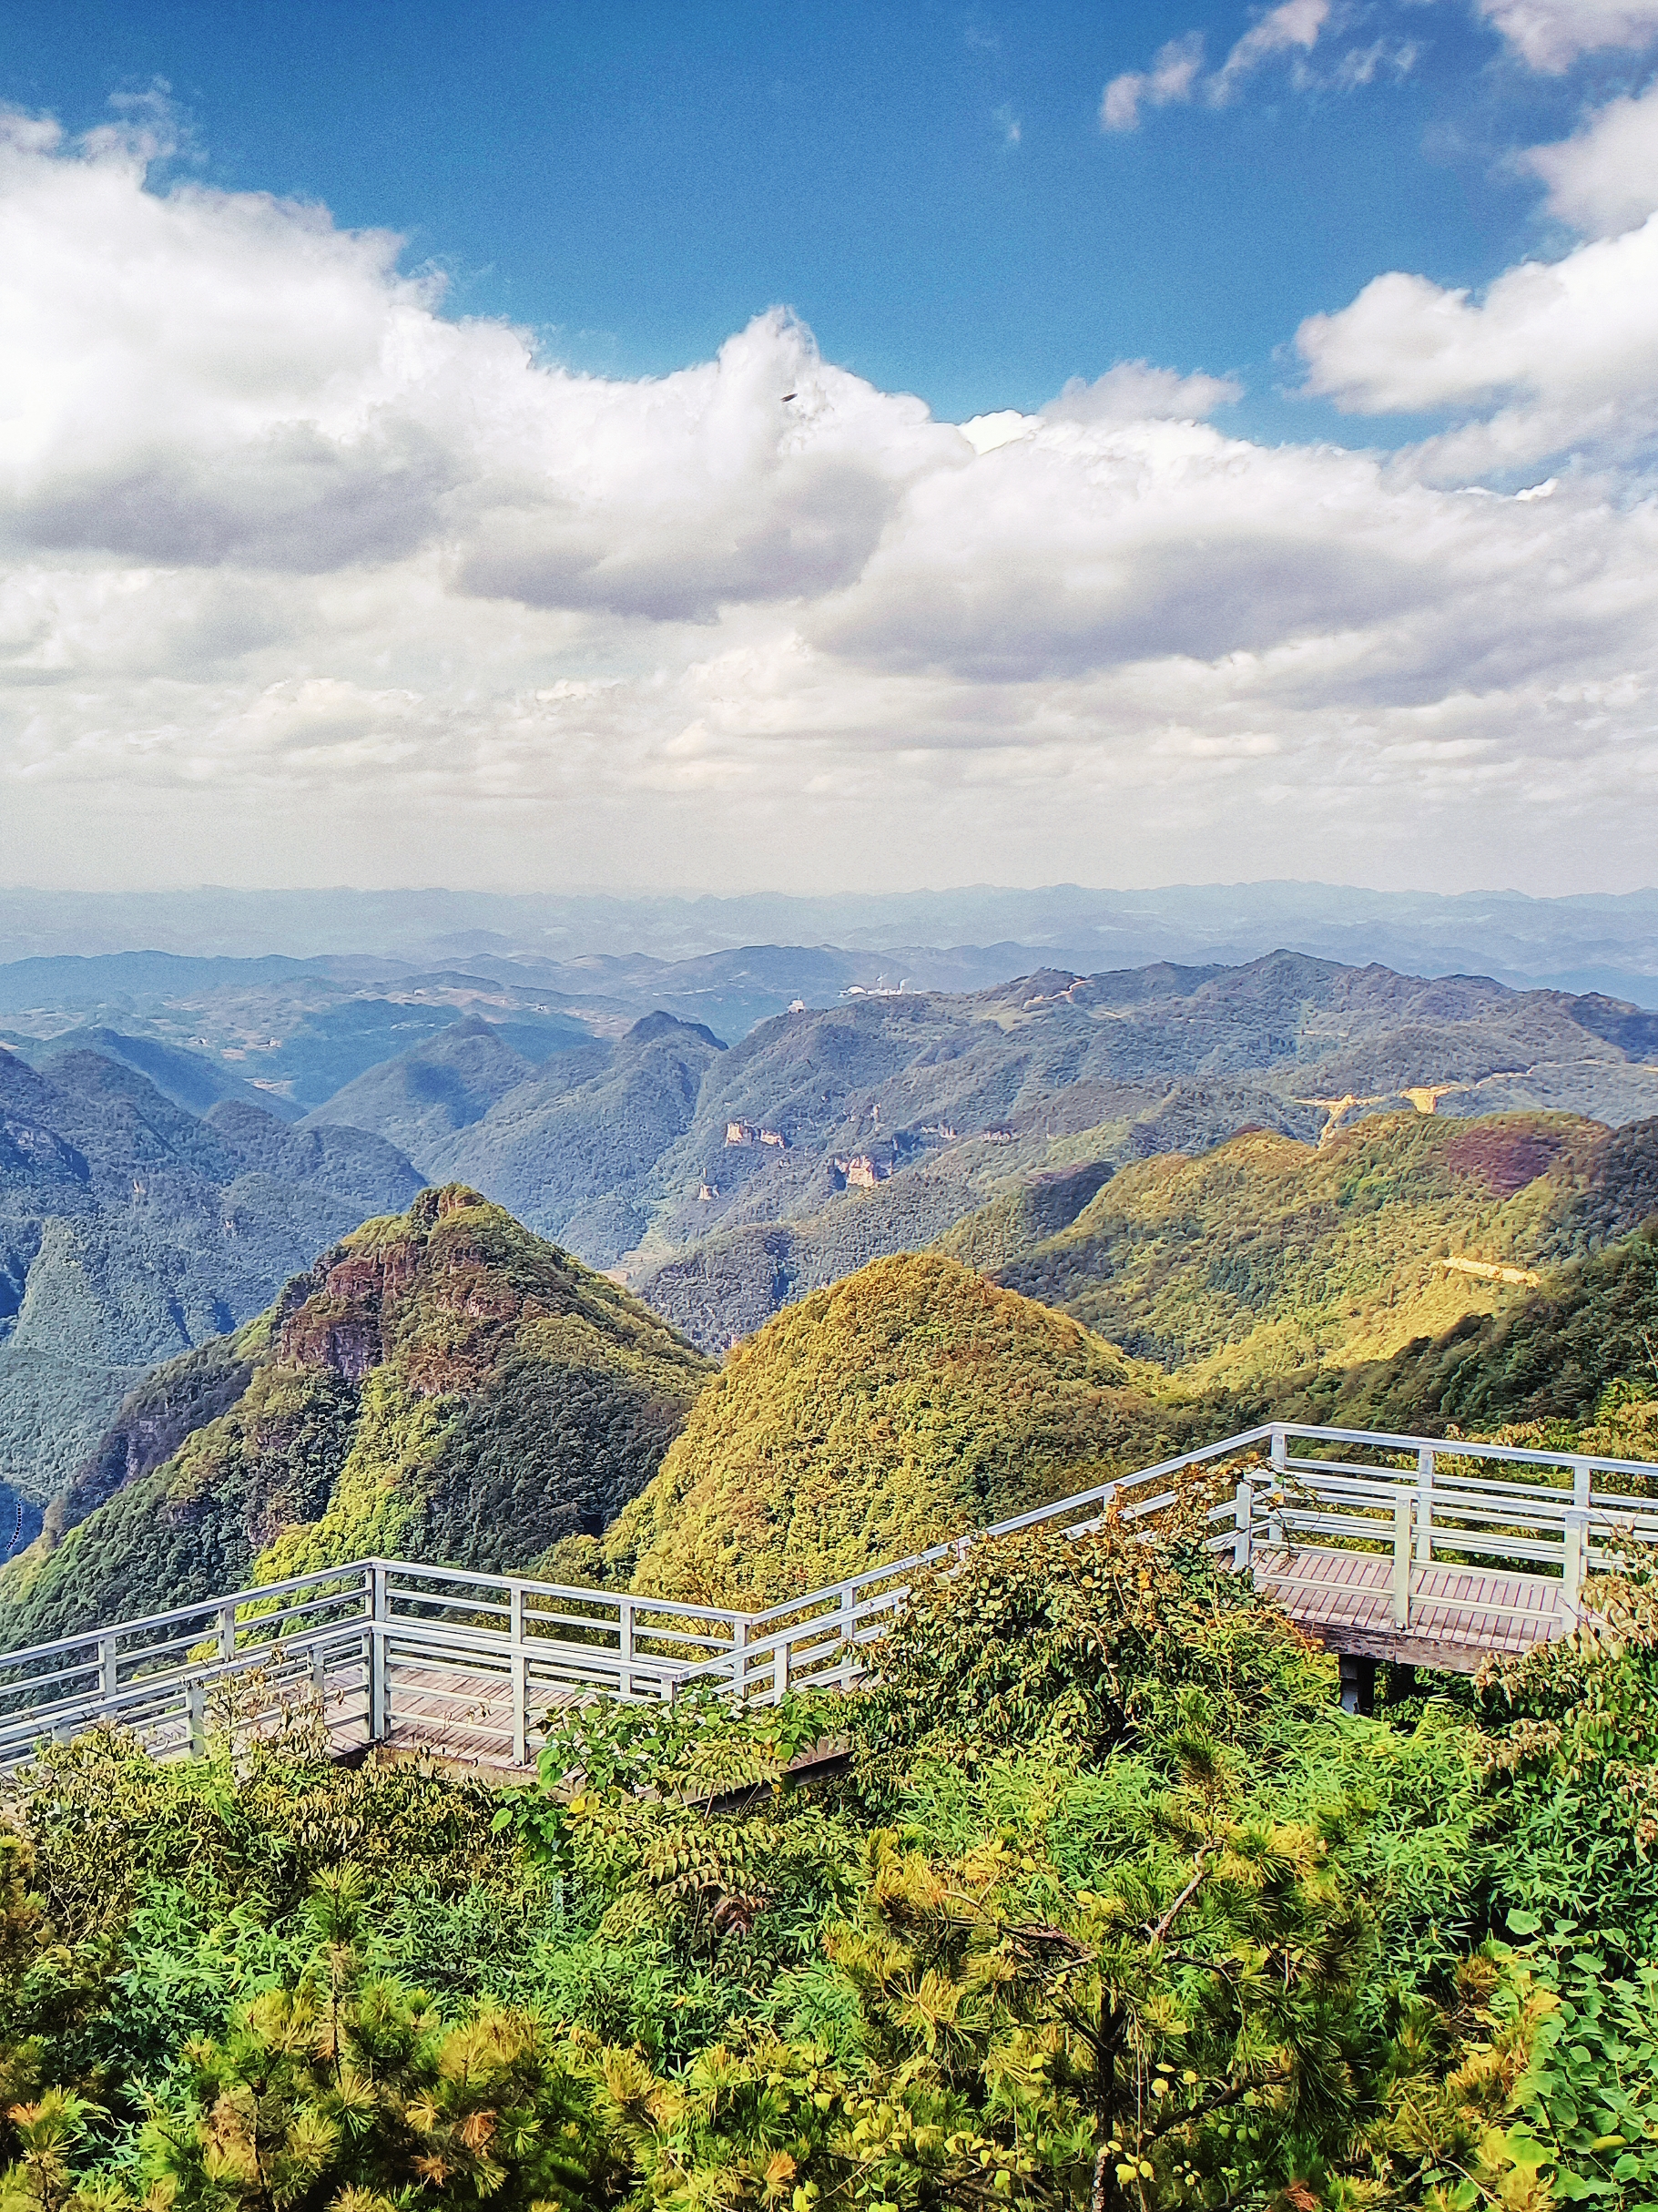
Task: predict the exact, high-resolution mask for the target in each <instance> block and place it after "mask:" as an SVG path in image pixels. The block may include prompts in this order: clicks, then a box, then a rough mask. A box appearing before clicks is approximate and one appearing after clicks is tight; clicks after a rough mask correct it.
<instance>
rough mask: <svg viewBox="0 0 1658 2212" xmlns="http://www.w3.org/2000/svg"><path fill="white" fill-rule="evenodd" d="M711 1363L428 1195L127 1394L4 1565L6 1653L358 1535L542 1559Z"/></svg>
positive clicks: (540, 1255) (644, 1470)
mask: <svg viewBox="0 0 1658 2212" xmlns="http://www.w3.org/2000/svg"><path fill="white" fill-rule="evenodd" d="M707 1374H708V1370H707V1366H706V1364H705V1363H704V1361H702V1360H701V1359H700V1358H699V1356H698V1355H697V1353H696V1352H695V1351H692V1349H691V1347H690V1346H689V1345H687V1344H686V1343H685V1342H684V1341H683V1340H680V1339H679V1338H677V1337H676V1336H675V1335H674V1334H673V1332H672V1331H671V1330H668V1329H666V1328H665V1327H664V1326H663V1324H662V1323H661V1322H660V1321H659V1320H657V1319H656V1316H655V1315H654V1314H652V1313H650V1312H648V1311H647V1310H646V1309H645V1308H644V1307H643V1306H641V1305H640V1304H639V1303H638V1301H637V1300H635V1299H632V1298H630V1297H629V1296H628V1294H627V1293H626V1291H625V1290H622V1289H618V1288H617V1287H616V1285H615V1284H614V1283H610V1282H607V1281H605V1279H604V1278H603V1277H600V1276H596V1275H594V1274H592V1273H591V1272H590V1271H589V1270H588V1269H585V1268H584V1267H583V1266H581V1264H580V1263H579V1262H578V1261H573V1260H571V1259H569V1258H568V1256H567V1255H566V1254H565V1253H563V1252H560V1251H557V1250H555V1249H554V1248H552V1247H551V1246H549V1245H546V1244H544V1243H543V1242H541V1240H540V1239H537V1238H535V1237H533V1236H531V1235H530V1234H529V1233H528V1232H527V1231H526V1230H524V1229H523V1228H520V1227H519V1225H518V1224H517V1223H516V1222H515V1221H514V1220H512V1219H511V1218H510V1217H509V1216H507V1215H506V1214H504V1213H503V1212H502V1211H501V1209H500V1208H498V1207H493V1206H490V1205H488V1204H486V1203H485V1202H484V1201H483V1199H482V1198H479V1197H478V1196H477V1194H476V1193H475V1192H473V1191H468V1190H465V1189H463V1188H459V1187H453V1186H452V1187H451V1188H446V1189H444V1190H442V1191H437V1190H430V1189H429V1190H423V1191H422V1192H421V1193H420V1194H419V1196H418V1197H417V1198H416V1199H415V1201H414V1203H413V1205H412V1207H411V1208H410V1209H409V1211H408V1212H407V1213H406V1214H403V1215H402V1216H399V1217H395V1218H381V1219H378V1220H374V1221H371V1222H369V1223H368V1224H367V1225H366V1226H365V1227H364V1228H361V1229H359V1230H358V1231H357V1232H356V1233H355V1234H354V1235H352V1236H350V1237H348V1238H346V1239H344V1240H343V1241H342V1242H341V1243H338V1244H336V1245H334V1246H333V1247H332V1249H330V1250H328V1251H327V1252H325V1253H324V1255H323V1257H322V1258H321V1259H319V1260H318V1261H317V1262H316V1263H315V1265H314V1266H312V1267H310V1268H309V1269H307V1270H306V1271H305V1272H304V1273H302V1274H300V1275H298V1276H297V1277H296V1279H294V1280H293V1281H291V1282H290V1283H289V1285H288V1286H287V1288H286V1289H285V1290H284V1291H283V1292H282V1295H281V1297H280V1299H279V1300H278V1301H277V1303H276V1304H275V1306H274V1307H272V1308H271V1309H270V1310H269V1311H268V1312H266V1313H264V1314H262V1315H261V1316H260V1317H259V1319H258V1320H255V1321H253V1322H251V1323H250V1324H249V1325H248V1326H247V1327H246V1328H244V1329H242V1330H239V1331H238V1332H237V1333H236V1334H235V1335H234V1336H232V1337H231V1338H230V1339H229V1340H220V1341H218V1342H215V1343H211V1344H209V1345H206V1346H204V1347H202V1348H201V1349H200V1350H198V1351H192V1352H189V1353H188V1354H186V1355H185V1356H184V1357H183V1358H181V1359H178V1360H175V1361H172V1362H170V1363H169V1365H168V1366H167V1367H164V1368H162V1369H161V1370H159V1371H158V1372H157V1373H156V1374H154V1375H152V1376H150V1377H148V1378H147V1380H146V1381H145V1382H144V1383H143V1384H142V1385H141V1386H140V1387H139V1388H138V1389H137V1390H136V1391H133V1392H132V1394H131V1395H130V1396H129V1397H128V1398H127V1401H126V1402H125V1403H124V1404H123V1406H122V1407H121V1409H120V1412H119V1413H118V1414H117V1419H116V1422H115V1423H114V1425H113V1427H112V1428H111V1429H110V1430H109V1432H107V1434H106V1435H105V1437H104V1438H103V1439H102V1441H101V1442H99V1443H98V1445H97V1448H96V1449H95V1450H94V1451H93V1452H92V1453H90V1454H89V1455H88V1456H87V1458H86V1460H85V1461H84V1463H83V1464H82V1465H81V1467H80V1468H79V1470H78V1471H77V1473H76V1477H75V1480H74V1481H73V1482H72V1483H70V1485H69V1487H68V1490H67V1492H66V1495H65V1496H64V1497H63V1499H62V1500H61V1501H60V1502H59V1503H58V1504H56V1506H55V1508H54V1511H53V1513H52V1515H51V1518H50V1520H49V1521H48V1523H47V1525H46V1530H45V1531H44V1532H43V1534H42V1535H41V1537H40V1539H39V1540H38V1541H37V1542H36V1544H35V1546H34V1547H33V1548H32V1549H31V1551H30V1552H29V1553H28V1554H26V1555H25V1556H24V1557H22V1558H21V1559H19V1560H17V1561H15V1562H14V1563H13V1565H11V1566H10V1568H8V1569H7V1571H6V1573H5V1575H4V1577H0V1647H4V1646H16V1645H19V1644H25V1643H30V1642H36V1641H42V1640H45V1639H46V1638H48V1637H50V1636H56V1635H60V1634H64V1633H66V1632H67V1630H68V1629H69V1628H70V1627H72V1626H78V1625H81V1624H83V1623H85V1622H86V1621H90V1620H97V1619H100V1618H102V1619H111V1618H116V1617H119V1616H132V1615H135V1614H139V1613H144V1612H147V1611H151V1610H157V1609H159V1608H161V1607H163V1606H166V1605H174V1604H182V1603H185V1602H187V1601H188V1600H189V1599H191V1598H194V1597H198V1596H203V1595H209V1594H211V1593H212V1592H214V1591H217V1590H227V1589H232V1588H235V1587H237V1586H238V1585H240V1584H243V1583H245V1582H247V1581H248V1580H249V1578H250V1577H253V1576H264V1577H267V1578H272V1577H277V1576H280V1575H288V1574H302V1573H304V1572H306V1571H307V1570H308V1569H309V1568H311V1567H313V1566H321V1565H328V1564H330V1563H331V1562H332V1561H335V1560H343V1559H349V1558H358V1557H361V1556H362V1555H364V1554H368V1553H374V1552H380V1553H382V1554H391V1555H407V1556H411V1557H414V1558H422V1559H432V1560H438V1561H447V1562H450V1563H451V1564H453V1565H477V1566H481V1567H486V1568H493V1569H501V1568H504V1567H523V1566H526V1565H529V1563H530V1562H531V1561H532V1560H534V1558H535V1557H536V1555H538V1554H539V1553H541V1552H542V1551H543V1550H544V1549H545V1548H546V1547H547V1546H548V1545H549V1544H554V1543H555V1542H556V1541H557V1540H559V1539H560V1538H562V1537H565V1536H570V1535H574V1534H578V1533H580V1532H582V1531H591V1532H593V1533H597V1532H598V1531H599V1530H601V1529H603V1528H605V1526H606V1525H607V1524H609V1523H610V1522H611V1521H612V1520H613V1519H614V1518H615V1514H617V1513H618V1512H619V1511H620V1509H621V1508H622V1506H623V1505H625V1504H626V1503H627V1501H628V1500H629V1499H630V1498H632V1497H634V1496H635V1495H636V1493H638V1492H639V1491H640V1490H641V1489H642V1488H643V1487H644V1485H645V1484H646V1482H648V1481H649V1479H650V1477H651V1475H652V1474H653V1473H655V1472H656V1467H657V1464H658V1463H659V1462H660V1460H661V1457H662V1454H663V1452H664V1451H665V1449H666V1446H667V1444H668V1442H669V1441H670V1440H671V1439H672V1437H673V1436H674V1434H675V1433H676V1431H677V1429H678V1427H679V1425H680V1423H681V1422H682V1421H683V1420H684V1418H685V1413H686V1410H687V1407H688V1405H689V1404H690V1402H691V1401H692V1400H693V1398H694V1397H695V1396H696V1394H697V1391H699V1390H700V1389H701V1387H702V1386H703V1384H704V1382H705V1381H707Z"/></svg>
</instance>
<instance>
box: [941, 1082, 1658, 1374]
mask: <svg viewBox="0 0 1658 2212" xmlns="http://www.w3.org/2000/svg"><path fill="white" fill-rule="evenodd" d="M1654 1211H1658V1124H1655V1123H1653V1122H1640V1123H1635V1124H1633V1125H1632V1126H1629V1127H1627V1128H1624V1129H1620V1130H1617V1131H1609V1130H1607V1129H1604V1128H1602V1127H1601V1126H1598V1125H1597V1124H1595V1123H1593V1122H1585V1121H1581V1120H1578V1119H1576V1118H1574V1117H1572V1116H1567V1115H1552V1114H1551V1115H1531V1114H1505V1115H1492V1116H1488V1117H1487V1118H1485V1119H1482V1120H1479V1121H1457V1120H1448V1119H1445V1118H1442V1117H1441V1116H1438V1115H1422V1114H1416V1113H1403V1114H1396V1115H1378V1116H1373V1117H1371V1118H1369V1119H1367V1120H1364V1121H1361V1122H1359V1123H1358V1124H1357V1125H1356V1126H1352V1127H1350V1128H1345V1129H1340V1130H1338V1131H1336V1132H1334V1133H1333V1134H1332V1135H1331V1136H1330V1137H1328V1139H1327V1141H1326V1142H1325V1143H1323V1144H1321V1145H1319V1146H1317V1147H1311V1146H1307V1145H1301V1144H1297V1143H1296V1142H1294V1141H1293V1140H1292V1139H1290V1138H1288V1137H1280V1136H1276V1135H1273V1134H1272V1133H1270V1132H1267V1131H1253V1132H1250V1133H1249V1134H1247V1135H1245V1136H1240V1137H1234V1138H1233V1139H1232V1140H1231V1141H1230V1142H1229V1143H1227V1144H1225V1145H1221V1146H1219V1147H1216V1149H1215V1150H1214V1151H1212V1152H1208V1153H1205V1154H1203V1155H1201V1156H1200V1157H1195V1158H1192V1157H1184V1156H1181V1155H1171V1156H1168V1157H1163V1158H1158V1159H1150V1160H1144V1161H1140V1162H1138V1163H1136V1164H1135V1165H1134V1166H1132V1167H1124V1168H1123V1169H1122V1170H1121V1171H1120V1172H1119V1173H1118V1174H1116V1175H1115V1176H1114V1177H1112V1179H1111V1180H1110V1181H1109V1182H1108V1183H1107V1184H1105V1185H1104V1188H1102V1189H1101V1190H1100V1191H1099V1192H1098V1194H1097V1195H1096V1196H1095V1197H1094V1198H1093V1199H1092V1200H1091V1201H1090V1203H1089V1204H1088V1205H1087V1206H1086V1207H1084V1208H1083V1210H1082V1211H1081V1212H1080V1213H1079V1214H1078V1215H1077V1216H1076V1218H1075V1219H1074V1220H1073V1221H1072V1222H1071V1223H1070V1225H1069V1226H1067V1227H1065V1228H1062V1229H1060V1230H1059V1231H1058V1232H1057V1233H1056V1234H1053V1235H1048V1236H1038V1237H1032V1238H1031V1239H1029V1241H1028V1242H1027V1243H1026V1244H1025V1246H1024V1249H1022V1250H1017V1249H1016V1250H1013V1251H1012V1252H1011V1253H1009V1255H1008V1256H1007V1257H1005V1258H1003V1259H1002V1260H1001V1263H1000V1265H999V1266H997V1268H996V1269H995V1273H996V1279H997V1280H999V1281H1001V1282H1004V1283H1006V1284H1008V1285H1009V1286H1010V1287H1012V1289H1018V1290H1022V1291H1024V1292H1025V1293H1026V1295H1027V1296H1030V1297H1033V1298H1040V1299H1043V1300H1045V1301H1047V1302H1049V1303H1051V1304H1053V1305H1055V1306H1058V1307H1060V1308H1061V1309H1062V1310H1063V1311H1065V1312H1067V1313H1072V1314H1074V1315H1075V1316H1076V1318H1077V1319H1078V1320H1082V1321H1084V1322H1086V1323H1087V1324H1088V1326H1089V1327H1091V1328H1093V1329H1095V1330H1098V1331H1099V1332H1100V1334H1101V1335H1103V1336H1105V1337H1107V1338H1109V1339H1110V1340H1111V1341H1112V1342H1114V1343H1117V1344H1120V1345H1122V1346H1123V1347H1124V1349H1125V1350H1127V1351H1130V1352H1133V1353H1134V1354H1136V1355H1137V1356H1139V1357H1142V1358H1144V1359H1149V1360H1154V1361H1156V1362H1157V1363H1158V1364H1159V1365H1161V1366H1163V1367H1165V1369H1167V1370H1169V1371H1177V1372H1178V1375H1179V1379H1180V1381H1181V1383H1182V1386H1183V1387H1184V1388H1185V1389H1187V1390H1202V1389H1204V1388H1205V1387H1207V1386H1210V1385H1214V1384H1226V1385H1228V1386H1230V1387H1233V1388H1240V1387H1242V1388H1259V1387H1262V1386H1265V1387H1266V1388H1268V1389H1272V1388H1274V1387H1276V1379H1277V1378H1280V1377H1283V1376H1286V1375H1288V1374H1290V1373H1294V1372H1297V1371H1303V1370H1306V1369H1307V1368H1310V1367H1318V1368H1323V1369H1327V1370H1332V1371H1334V1370H1340V1369H1344V1368H1348V1367H1351V1366H1355V1365H1358V1364H1364V1363H1367V1362H1374V1361H1378V1360H1386V1359H1388V1358H1390V1357H1391V1356H1392V1355H1393V1354H1394V1353H1395V1352H1397V1351H1400V1350H1401V1349H1402V1348H1403V1347H1404V1346H1405V1345H1407V1344H1409V1343H1411V1342H1413V1341H1416V1340H1427V1339H1430V1338H1433V1337H1436V1336H1439V1335H1441V1334H1443V1333H1444V1332H1445V1331H1447V1330H1450V1329H1452V1328H1455V1327H1457V1326H1458V1325H1459V1324H1460V1325H1461V1326H1462V1327H1463V1328H1464V1330H1470V1329H1472V1330H1478V1328H1479V1326H1480V1321H1481V1320H1482V1319H1483V1317H1485V1316H1487V1315H1501V1314H1503V1313H1506V1312H1509V1311H1511V1310H1513V1309H1515V1308H1517V1307H1518V1306H1520V1305H1521V1303H1522V1302H1523V1301H1524V1300H1525V1297H1526V1294H1527V1293H1526V1286H1525V1284H1524V1282H1523V1280H1522V1281H1521V1282H1519V1283H1516V1282H1504V1281H1502V1280H1500V1279H1496V1280H1493V1279H1489V1278H1484V1277H1481V1276H1480V1275H1478V1274H1475V1273H1470V1272H1468V1271H1466V1270H1465V1269H1462V1268H1460V1267H1457V1266H1452V1265H1448V1264H1447V1263H1448V1262H1452V1261H1469V1262H1473V1263H1475V1264H1476V1265H1481V1264H1483V1265H1490V1266H1495V1267H1507V1268H1510V1269H1513V1270H1516V1271H1517V1272H1519V1273H1520V1274H1521V1276H1522V1277H1523V1276H1524V1275H1525V1274H1528V1273H1530V1274H1532V1275H1536V1274H1538V1273H1540V1272H1541V1271H1543V1270H1546V1269H1551V1268H1552V1267H1554V1266H1555V1265H1557V1264H1558V1263H1560V1262H1561V1261H1562V1260H1564V1259H1567V1258H1568V1257H1571V1256H1576V1255H1581V1254H1582V1253H1585V1252H1590V1251H1593V1250H1595V1249H1599V1248H1602V1247H1603V1246H1604V1245H1606V1244H1607V1243H1608V1242H1610V1241H1612V1240H1615V1239H1618V1238H1620V1237H1622V1236H1624V1235H1627V1234H1628V1233H1629V1232H1630V1231H1632V1230H1633V1229H1634V1228H1637V1227H1638V1225H1639V1224H1640V1223H1641V1222H1642V1221H1643V1220H1644V1219H1646V1218H1647V1217H1648V1216H1649V1215H1651V1214H1653V1212H1654ZM992 1222H993V1217H992V1218H991V1219H986V1218H975V1219H973V1220H971V1221H968V1222H965V1223H963V1224H962V1225H961V1227H960V1228H958V1229H957V1230H955V1231H954V1232H952V1234H951V1237H950V1238H948V1239H945V1240H944V1242H945V1247H946V1249H952V1248H953V1249H961V1250H963V1251H972V1250H974V1249H976V1245H977V1243H978V1242H985V1241H993V1240H992V1239H988V1238H987V1236H986V1231H987V1230H988V1229H989V1228H992ZM988 1256H989V1255H987V1257H988ZM1470 1317H1471V1319H1470ZM1619 1371H1633V1369H1632V1368H1631V1367H1630V1365H1629V1362H1628V1361H1624V1363H1623V1366H1622V1369H1619V1368H1617V1367H1615V1366H1613V1367H1611V1368H1609V1369H1607V1370H1606V1371H1605V1373H1603V1374H1602V1381H1603V1380H1605V1376H1606V1374H1610V1373H1612V1372H1619ZM1470 1410H1471V1409H1470Z"/></svg>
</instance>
